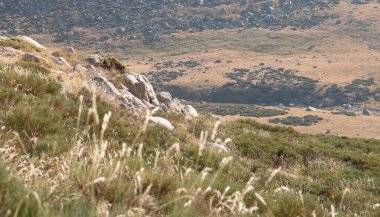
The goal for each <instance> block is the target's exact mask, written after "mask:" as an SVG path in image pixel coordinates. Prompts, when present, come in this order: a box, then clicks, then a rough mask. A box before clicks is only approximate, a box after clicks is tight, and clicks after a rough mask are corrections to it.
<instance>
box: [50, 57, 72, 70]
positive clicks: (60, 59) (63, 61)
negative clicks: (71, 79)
mask: <svg viewBox="0 0 380 217" xmlns="http://www.w3.org/2000/svg"><path fill="white" fill-rule="evenodd" d="M52 59H53V60H54V62H55V63H57V64H58V65H60V66H65V67H70V68H71V67H72V66H71V65H70V64H69V63H68V62H67V61H66V59H65V58H63V57H55V56H52Z"/></svg>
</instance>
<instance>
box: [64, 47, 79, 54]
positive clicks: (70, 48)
mask: <svg viewBox="0 0 380 217" xmlns="http://www.w3.org/2000/svg"><path fill="white" fill-rule="evenodd" d="M63 51H65V52H68V53H72V54H75V53H76V51H75V49H74V48H73V47H65V48H63Z"/></svg>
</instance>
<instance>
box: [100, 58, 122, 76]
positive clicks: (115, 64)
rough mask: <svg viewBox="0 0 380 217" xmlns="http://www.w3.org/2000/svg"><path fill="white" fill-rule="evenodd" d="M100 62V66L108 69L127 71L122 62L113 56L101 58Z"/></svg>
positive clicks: (120, 71)
mask: <svg viewBox="0 0 380 217" xmlns="http://www.w3.org/2000/svg"><path fill="white" fill-rule="evenodd" d="M102 63H103V65H102V67H104V68H106V69H108V70H116V71H118V72H119V73H121V74H125V73H126V72H127V69H126V67H125V66H124V65H123V63H122V62H120V61H119V60H118V59H116V58H114V57H106V58H104V59H103V60H102Z"/></svg>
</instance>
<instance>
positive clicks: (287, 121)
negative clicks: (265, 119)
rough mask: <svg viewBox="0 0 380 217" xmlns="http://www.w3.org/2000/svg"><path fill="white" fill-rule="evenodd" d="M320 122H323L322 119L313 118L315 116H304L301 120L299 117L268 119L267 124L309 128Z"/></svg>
mask: <svg viewBox="0 0 380 217" xmlns="http://www.w3.org/2000/svg"><path fill="white" fill-rule="evenodd" d="M322 120H323V118H321V117H318V116H315V115H306V116H304V117H302V118H301V117H295V116H289V117H286V118H275V119H270V120H269V123H273V124H284V125H291V126H311V125H313V124H317V123H319V122H320V121H322Z"/></svg>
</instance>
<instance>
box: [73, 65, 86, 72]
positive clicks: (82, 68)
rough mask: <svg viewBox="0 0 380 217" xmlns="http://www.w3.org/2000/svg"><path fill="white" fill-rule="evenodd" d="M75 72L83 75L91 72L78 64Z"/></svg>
mask: <svg viewBox="0 0 380 217" xmlns="http://www.w3.org/2000/svg"><path fill="white" fill-rule="evenodd" d="M74 71H76V72H82V73H87V72H89V70H88V69H87V68H86V67H84V66H82V65H81V64H77V65H76V66H75V67H74Z"/></svg>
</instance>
